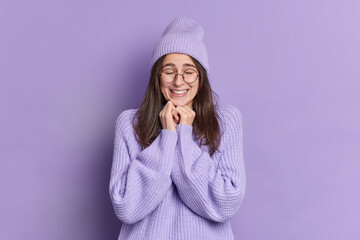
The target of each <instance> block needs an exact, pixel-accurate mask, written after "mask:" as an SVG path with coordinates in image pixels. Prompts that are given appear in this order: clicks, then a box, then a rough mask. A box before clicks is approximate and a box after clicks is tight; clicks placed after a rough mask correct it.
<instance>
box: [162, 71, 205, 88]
mask: <svg viewBox="0 0 360 240" xmlns="http://www.w3.org/2000/svg"><path fill="white" fill-rule="evenodd" d="M164 70H166V69H161V71H160V73H159V77H160V80H161V81H163V82H164V83H172V82H174V81H175V79H176V77H177V75H182V77H183V81H184V82H186V83H188V84H193V83H194V82H196V81H197V80H198V78H199V76H200V74H198V72H197V71H195V72H196V73H197V74H196V78H195V80H194V81H193V82H187V81H186V80H185V76H184V73H185V71H186V70H188V69H186V70H185V71H184V72H183V73H175V76H174V79H173V80H172V81H171V82H165V81H164V80H162V78H161V74H162V73H163V71H164Z"/></svg>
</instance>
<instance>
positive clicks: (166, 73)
mask: <svg viewBox="0 0 360 240" xmlns="http://www.w3.org/2000/svg"><path fill="white" fill-rule="evenodd" d="M177 75H182V77H183V80H184V81H185V82H187V83H193V82H195V81H196V80H197V79H198V77H199V74H198V73H197V72H196V71H195V70H193V69H187V70H185V71H184V72H183V73H176V72H175V71H174V70H172V69H164V70H162V71H161V73H160V74H159V76H160V79H161V80H162V81H163V82H165V83H171V82H173V81H174V80H175V79H176V76H177Z"/></svg>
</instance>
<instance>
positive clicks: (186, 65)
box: [163, 63, 196, 68]
mask: <svg viewBox="0 0 360 240" xmlns="http://www.w3.org/2000/svg"><path fill="white" fill-rule="evenodd" d="M166 66H172V67H176V66H175V64H173V63H167V64H165V65H164V66H163V68H164V67H166ZM183 67H194V68H196V66H194V65H193V64H190V63H184V64H183Z"/></svg>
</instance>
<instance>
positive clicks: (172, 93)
mask: <svg viewBox="0 0 360 240" xmlns="http://www.w3.org/2000/svg"><path fill="white" fill-rule="evenodd" d="M185 90H186V91H185ZM176 91H185V92H181V93H176V92H173V90H170V95H171V96H173V97H183V96H185V95H186V94H187V93H188V92H189V89H183V90H176Z"/></svg>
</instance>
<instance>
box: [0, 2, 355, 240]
mask: <svg viewBox="0 0 360 240" xmlns="http://www.w3.org/2000/svg"><path fill="white" fill-rule="evenodd" d="M178 15H189V16H191V17H193V18H194V19H195V20H197V21H198V22H199V23H200V24H201V25H202V26H203V27H204V29H205V44H206V45H207V47H208V52H209V59H210V70H211V73H210V81H211V84H212V87H213V89H214V91H215V92H216V93H217V94H218V95H219V96H220V99H221V100H222V104H234V105H236V106H237V107H238V108H239V109H240V110H241V112H242V114H243V120H244V129H243V130H244V156H245V164H246V171H247V192H246V196H245V200H244V202H243V205H242V206H241V207H240V210H239V212H238V213H237V215H236V216H235V217H234V218H233V219H232V220H231V224H232V226H233V231H234V235H235V239H245V240H250V239H251V240H252V239H274V240H275V239H276V240H285V239H286V240H288V239H293V240H296V239H327V240H333V239H347V240H348V239H359V238H360V234H359V230H358V228H357V227H358V226H360V207H359V202H360V193H359V187H358V183H359V180H360V177H359V169H360V168H359V167H360V163H359V160H360V107H359V103H360V97H359V92H360V1H358V0H352V1H351V0H349V1H345V0H341V1H340V0H337V1H335V0H329V1H320V0H316V1H314V0H312V1H310V0H305V1H285V0H283V1H268V0H262V1H260V0H254V1H221V2H220V1H217V2H211V1H205V0H203V1H196V2H194V1H168V0H166V1H165V0H163V1H160V0H157V1H142V2H138V1H133V2H131V3H130V1H126V2H125V1H123V2H120V1H94V0H86V1H85V0H81V1H80V0H77V1H70V0H67V1H65V0H63V1H46V0H33V1H26V0H18V1H15V0H14V1H12V0H11V1H10V0H1V1H0V80H1V81H0V98H1V99H0V114H1V120H0V121H1V124H0V132H1V135H0V136H1V137H0V146H1V151H0V154H1V155H0V169H1V179H0V180H1V181H0V189H1V205H0V213H1V214H0V217H1V222H0V228H1V229H0V239H74V240H75V239H87V240H89V239H94V240H95V239H108V240H110V239H117V236H118V233H119V231H120V227H121V223H120V221H119V220H117V218H116V216H115V214H114V212H113V209H112V206H111V202H110V198H109V194H108V182H109V175H110V167H111V161H112V151H113V137H114V127H115V120H116V118H117V116H118V114H119V113H120V112H121V111H123V110H124V109H128V108H135V107H136V106H137V105H138V103H139V102H140V100H141V98H142V96H143V94H144V91H145V87H146V84H147V82H148V78H149V76H150V72H149V62H150V59H151V53H152V49H153V47H154V46H155V43H156V42H157V41H158V39H159V38H160V36H161V33H162V31H163V29H164V28H165V26H166V25H167V24H168V23H169V22H170V21H171V20H172V19H173V18H174V17H175V16H178Z"/></svg>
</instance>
